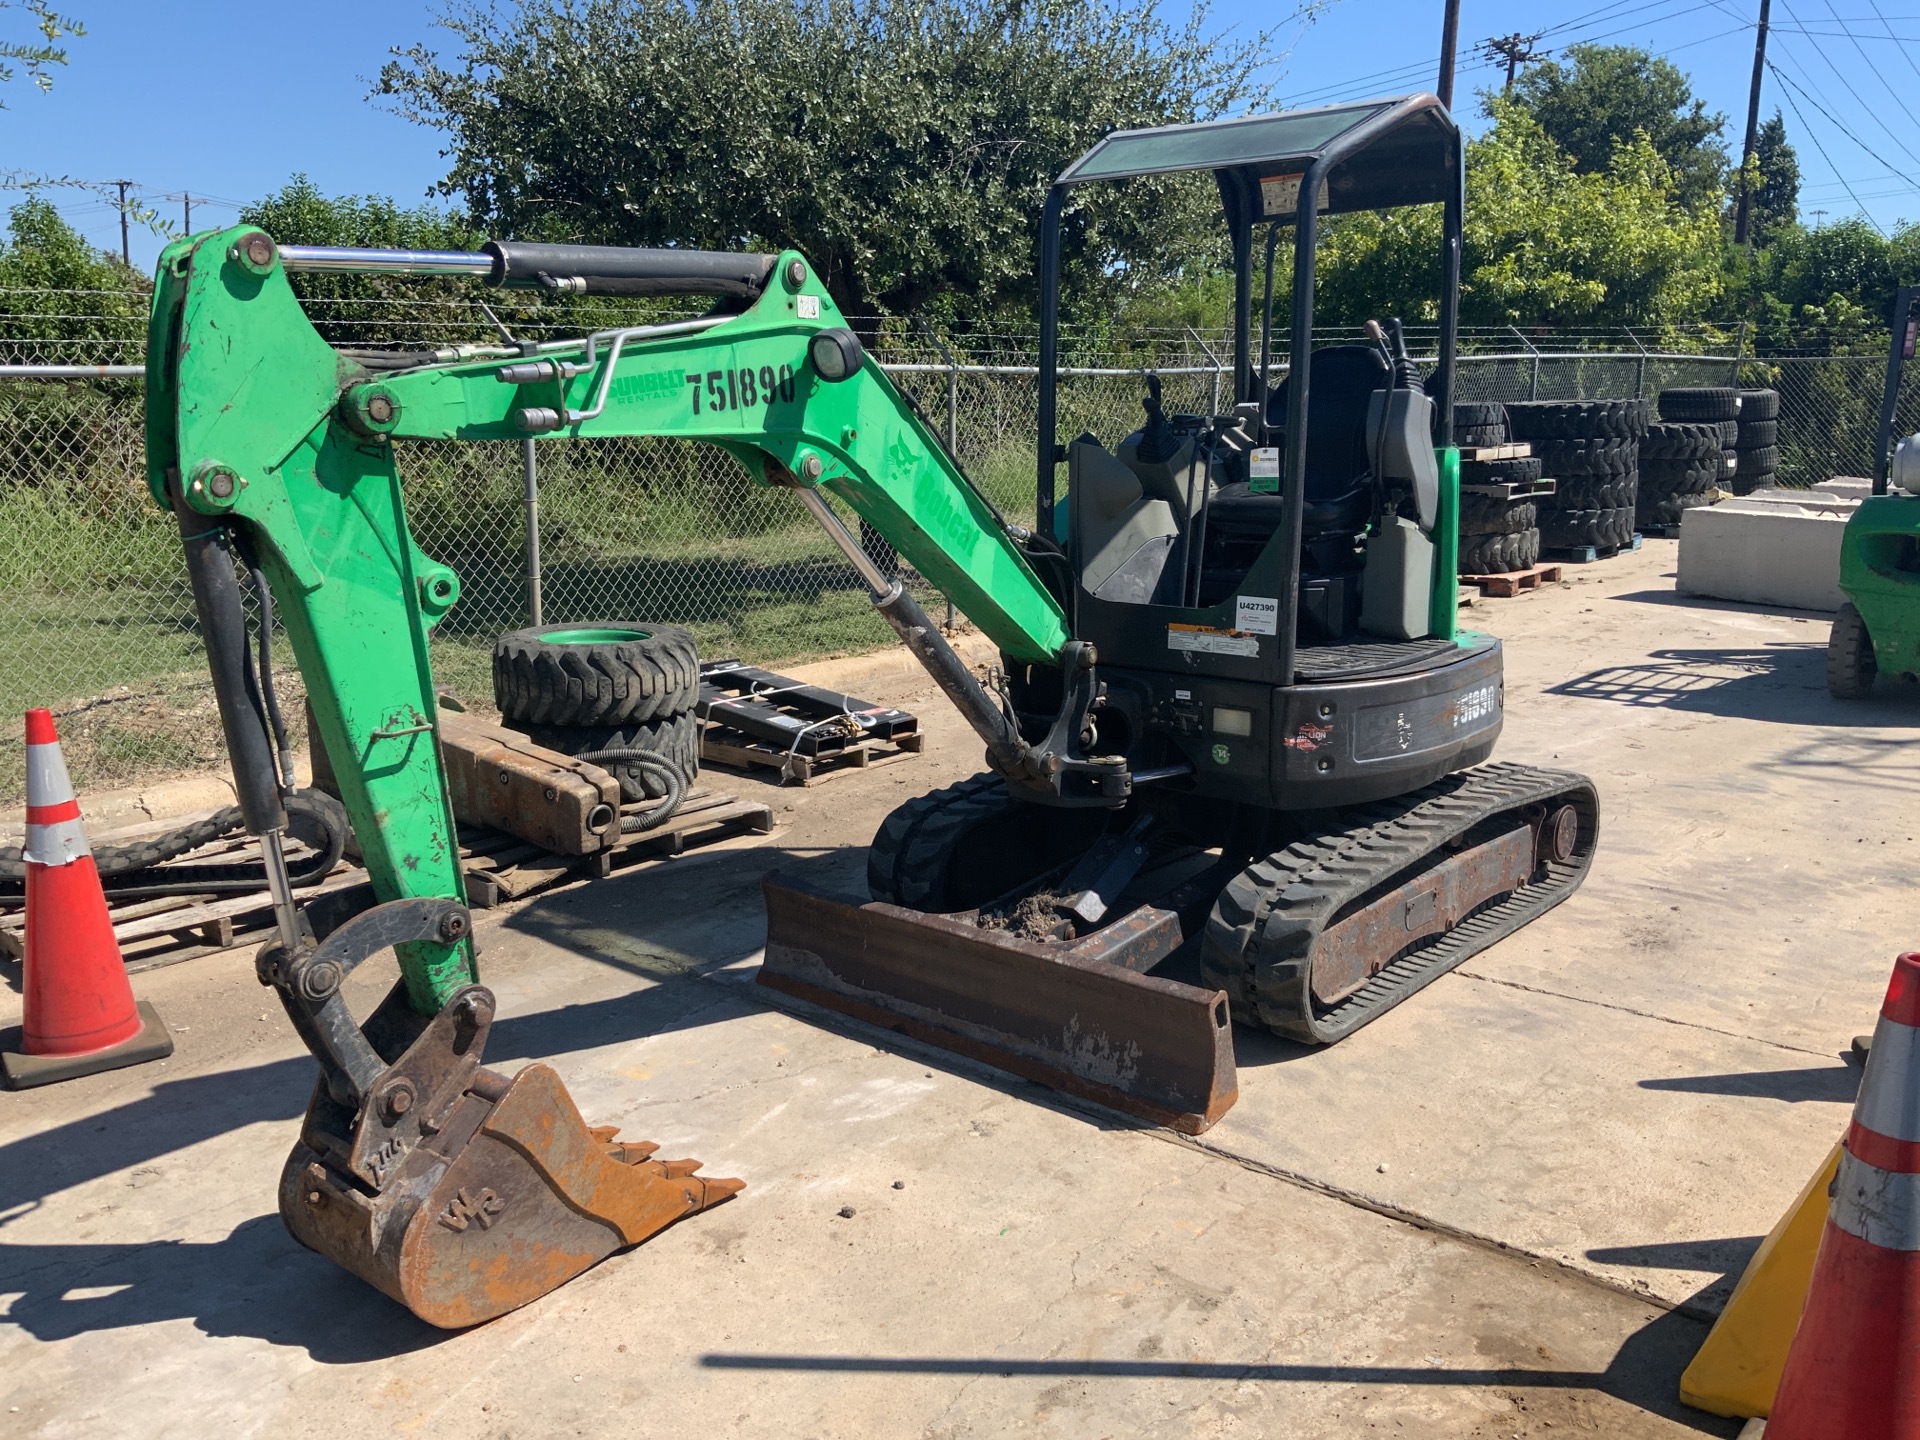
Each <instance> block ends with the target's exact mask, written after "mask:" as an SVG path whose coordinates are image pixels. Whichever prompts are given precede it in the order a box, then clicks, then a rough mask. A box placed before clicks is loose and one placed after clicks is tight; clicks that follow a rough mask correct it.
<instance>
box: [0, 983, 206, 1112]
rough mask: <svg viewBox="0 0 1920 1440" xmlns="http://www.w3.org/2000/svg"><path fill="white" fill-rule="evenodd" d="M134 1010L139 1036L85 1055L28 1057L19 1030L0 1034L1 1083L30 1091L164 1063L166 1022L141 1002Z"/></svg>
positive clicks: (168, 1041)
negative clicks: (138, 1019) (38, 1087)
mask: <svg viewBox="0 0 1920 1440" xmlns="http://www.w3.org/2000/svg"><path fill="white" fill-rule="evenodd" d="M135 1008H136V1009H138V1010H139V1012H140V1033H139V1034H138V1035H135V1036H134V1037H133V1038H132V1039H131V1040H122V1041H121V1042H120V1043H119V1044H118V1045H109V1046H107V1047H106V1048H105V1049H103V1050H94V1051H91V1052H89V1053H88V1054H85V1055H28V1054H26V1053H25V1050H24V1045H25V1037H24V1035H23V1033H22V1031H21V1030H20V1028H19V1027H18V1026H15V1027H14V1028H13V1029H11V1030H4V1031H0V1080H4V1081H5V1083H6V1087H7V1089H9V1090H31V1089H33V1088H34V1087H35V1086H38V1085H55V1084H58V1083H59V1082H60V1081H62V1080H78V1079H79V1078H80V1077H81V1076H82V1075H98V1074H99V1073H100V1072H101V1071H103V1070H120V1069H124V1068H125V1067H126V1066H128V1065H144V1064H145V1063H146V1062H147V1061H149V1060H164V1059H166V1058H167V1056H169V1055H171V1054H173V1036H172V1035H171V1034H169V1033H168V1031H167V1022H166V1021H164V1020H162V1019H161V1018H160V1012H159V1011H157V1010H155V1009H154V1008H153V1006H151V1005H149V1004H148V1003H147V1002H146V1001H144V1000H141V1001H138V1002H136V1006H135ZM16 1047H19V1048H16Z"/></svg>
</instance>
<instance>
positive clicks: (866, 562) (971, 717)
mask: <svg viewBox="0 0 1920 1440" xmlns="http://www.w3.org/2000/svg"><path fill="white" fill-rule="evenodd" d="M794 493H795V494H797V495H798V496H799V497H800V503H801V504H802V505H804V506H806V507H807V509H808V510H809V511H810V512H811V513H812V515H813V518H814V519H815V520H817V521H819V523H820V528H821V529H822V530H824V531H826V532H827V538H828V539H829V540H831V541H833V543H834V544H835V545H836V546H837V547H838V548H839V550H840V553H841V554H843V555H845V556H846V557H847V563H849V564H850V565H852V566H853V568H854V569H855V570H856V571H857V572H859V575H860V578H861V579H862V580H863V581H865V582H866V586H867V589H868V590H869V591H870V592H871V598H872V600H873V608H874V609H876V610H878V611H879V612H880V613H881V615H883V616H885V617H886V621H887V623H888V624H889V625H891V626H892V627H893V628H894V632H895V633H896V634H897V635H899V637H900V639H901V641H902V643H904V644H905V645H906V647H907V649H909V650H911V651H912V652H913V655H914V658H915V659H916V660H918V661H919V662H920V664H921V665H922V666H923V667H924V668H925V669H926V672H927V674H929V675H931V676H932V677H933V681H934V683H935V684H936V685H938V686H939V687H940V689H941V690H942V691H943V692H945V694H946V697H947V698H948V699H949V700H951V701H952V702H953V705H954V708H955V709H957V710H958V711H959V712H960V713H961V715H963V716H964V717H965V718H966V722H967V724H968V725H970V726H972V727H973V733H974V734H976V735H978V736H979V737H980V738H981V739H982V740H983V741H985V742H986V746H987V761H988V763H989V764H990V765H992V766H993V768H994V769H996V770H998V771H1000V773H1002V774H1003V775H1007V776H1014V775H1019V774H1021V773H1023V772H1025V771H1027V770H1029V769H1031V768H1032V767H1031V765H1030V763H1029V762H1030V761H1031V759H1032V754H1031V752H1030V751H1029V749H1028V747H1027V743H1026V742H1025V741H1024V740H1022V739H1021V738H1020V732H1019V730H1018V729H1017V728H1015V726H1014V723H1013V718H1012V717H1011V716H1010V715H1008V714H1007V713H1006V711H1005V710H1003V709H1002V708H1001V707H1000V706H999V705H998V704H996V703H995V702H994V699H993V697H992V696H991V695H989V694H988V693H987V692H986V688H985V687H984V686H982V685H981V683H980V682H979V681H978V680H976V679H974V677H973V672H972V671H971V670H969V669H968V668H967V664H966V662H965V661H964V660H962V659H961V658H960V657H959V656H958V655H956V654H954V652H953V647H952V646H951V645H949V644H947V640H946V637H945V636H944V635H942V634H941V633H940V631H939V629H938V627H936V626H935V625H934V623H933V621H931V620H929V619H928V618H927V614H926V612H925V611H924V610H922V609H921V608H920V606H919V603H918V602H917V601H915V600H914V598H913V597H912V596H911V595H909V594H908V593H907V590H906V587H905V586H904V585H902V584H901V583H900V582H899V581H898V580H894V579H891V578H889V577H888V576H887V574H886V572H884V571H883V570H881V568H880V567H879V566H878V565H876V564H874V563H873V560H872V558H871V557H870V556H868V554H867V552H866V551H865V550H862V549H861V548H860V542H859V541H858V540H856V539H854V538H853V536H852V534H851V533H850V532H849V531H848V530H847V527H846V526H845V525H843V524H841V523H840V517H839V516H838V515H836V514H834V513H833V507H832V506H830V505H828V504H827V502H826V499H825V497H824V496H822V495H821V494H820V493H819V492H818V491H817V490H814V489H811V488H810V487H806V486H801V487H798V488H796V489H795V491H794Z"/></svg>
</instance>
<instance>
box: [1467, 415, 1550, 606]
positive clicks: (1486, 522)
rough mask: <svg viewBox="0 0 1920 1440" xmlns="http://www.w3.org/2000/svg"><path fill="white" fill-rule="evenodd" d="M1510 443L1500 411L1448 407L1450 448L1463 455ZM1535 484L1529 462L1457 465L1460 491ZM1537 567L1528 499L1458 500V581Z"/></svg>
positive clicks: (1535, 527) (1536, 532) (1534, 518)
mask: <svg viewBox="0 0 1920 1440" xmlns="http://www.w3.org/2000/svg"><path fill="white" fill-rule="evenodd" d="M1509 438H1510V436H1509V431H1508V429H1507V410H1506V407H1505V406H1504V405H1495V404H1483V403H1473V404H1461V405H1456V406H1454V407H1453V443H1454V444H1456V445H1458V446H1459V447H1460V448H1461V449H1463V450H1469V449H1485V448H1487V447H1490V446H1495V445H1505V444H1506V443H1507V441H1508V439H1509ZM1539 478H1540V462H1539V461H1538V460H1533V459H1526V458H1521V459H1513V460H1463V461H1461V462H1460V483H1461V484H1462V485H1504V484H1527V483H1531V482H1532V481H1535V480H1538V479H1539ZM1539 563H1540V529H1539V519H1538V515H1537V513H1536V511H1535V508H1534V503H1533V500H1532V498H1531V497H1527V498H1523V499H1518V500H1506V499H1502V498H1500V497H1499V496H1494V495H1470V494H1465V493H1463V494H1462V495H1461V497H1460V563H1459V565H1458V566H1457V567H1456V568H1457V569H1458V572H1459V573H1460V574H1462V575H1502V574H1505V573H1507V572H1508V571H1512V570H1525V569H1527V568H1528V567H1529V566H1532V565H1537V564H1539Z"/></svg>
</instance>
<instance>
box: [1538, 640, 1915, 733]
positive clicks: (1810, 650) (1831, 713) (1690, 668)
mask: <svg viewBox="0 0 1920 1440" xmlns="http://www.w3.org/2000/svg"><path fill="white" fill-rule="evenodd" d="M1907 688H1908V687H1902V686H1899V685H1897V684H1895V683H1893V682H1887V685H1886V693H1885V695H1884V697H1876V698H1875V699H1873V700H1870V701H1865V702H1860V701H1845V700H1835V699H1834V698H1833V697H1832V696H1831V695H1829V694H1827V684H1826V648H1825V646H1824V645H1819V646H1814V645H1769V646H1764V647H1761V648H1758V649H1730V650H1655V651H1653V652H1652V653H1650V654H1649V655H1648V656H1647V658H1646V659H1645V660H1644V661H1641V662H1640V663H1638V664H1633V665H1609V666H1606V667H1604V668H1602V669H1599V670H1591V671H1589V672H1588V673H1586V674H1585V675H1579V676H1576V677H1575V678H1573V679H1571V680H1566V681H1563V682H1562V683H1560V684H1558V685H1554V686H1550V687H1549V688H1548V689H1547V690H1546V691H1545V692H1543V693H1545V694H1548V695H1566V696H1571V697H1573V698H1574V699H1578V700H1608V701H1612V702H1613V703H1614V704H1616V705H1633V706H1639V707H1643V708H1649V709H1665V710H1679V711H1686V712H1689V713H1693V714H1700V715H1718V716H1721V717H1723V718H1727V719H1738V720H1766V721H1772V722H1775V723H1778V724H1786V725H1837V726H1862V727H1873V728H1876V729H1885V728H1889V727H1899V728H1905V729H1911V728H1914V727H1916V726H1920V692H1916V693H1914V697H1913V700H1912V701H1911V703H1905V704H1902V703H1899V699H1898V697H1899V696H1900V693H1901V691H1902V690H1905V689H1907Z"/></svg>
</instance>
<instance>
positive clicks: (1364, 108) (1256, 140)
mask: <svg viewBox="0 0 1920 1440" xmlns="http://www.w3.org/2000/svg"><path fill="white" fill-rule="evenodd" d="M1322 156H1327V157H1329V158H1330V159H1331V160H1332V162H1333V163H1332V168H1331V169H1330V170H1329V172H1328V175H1327V192H1326V197H1325V202H1324V203H1323V204H1322V205H1321V207H1320V208H1321V210H1322V211H1323V212H1332V213H1339V212H1342V211H1348V210H1377V209H1387V208H1390V207H1393V206H1397V205H1418V204H1424V203H1428V202H1431V201H1436V200H1444V199H1445V198H1446V197H1447V193H1448V190H1449V188H1450V187H1452V186H1454V185H1456V184H1457V180H1456V179H1455V167H1456V165H1457V163H1458V159H1459V132H1458V128H1457V127H1456V126H1455V125H1454V123H1453V117H1452V116H1451V115H1449V114H1448V113H1447V110H1446V107H1445V106H1444V105H1442V104H1441V103H1440V102H1439V100H1438V99H1436V98H1435V97H1433V96H1432V95H1406V96H1401V97H1399V98H1397V99H1386V100H1369V101H1366V102H1364V103H1362V104H1358V105H1332V106H1327V107H1325V108H1322V109H1318V110H1289V111H1285V112H1283V113H1281V114H1278V115H1252V116H1245V117H1242V118H1240V119H1237V120H1213V121H1208V122H1206V123H1203V124H1199V125H1163V126H1158V127H1156V128H1154V129H1149V130H1116V131H1114V132H1113V133H1112V134H1111V135H1108V136H1106V137H1105V138H1104V139H1102V140H1101V141H1100V142H1099V143H1098V144H1096V145H1095V146H1094V147H1093V148H1092V149H1091V150H1089V151H1087V153H1086V154H1084V155H1082V156H1081V157H1080V158H1079V159H1078V160H1076V161H1074V162H1073V164H1071V165H1069V166H1068V167H1067V169H1066V171H1065V172H1064V173H1063V174H1062V175H1061V176H1060V178H1059V180H1058V181H1057V182H1055V183H1057V184H1060V185H1078V184H1083V183H1085V182H1087V181H1090V180H1122V179H1127V178H1129V177H1132V176H1136V175H1171V174H1177V173H1179V172H1181V171H1189V170H1212V171H1215V172H1233V171H1239V172H1243V175H1244V178H1245V179H1247V180H1249V181H1253V182H1258V183H1259V185H1260V191H1261V193H1262V195H1263V196H1264V197H1265V199H1266V202H1267V203H1266V214H1267V215H1268V216H1269V217H1271V218H1284V217H1286V216H1289V215H1291V214H1292V213H1293V210H1294V205H1295V203H1297V201H1298V197H1299V186H1298V183H1297V181H1298V179H1299V177H1301V176H1303V175H1304V174H1305V172H1306V170H1307V167H1308V166H1310V165H1311V164H1313V162H1314V161H1316V160H1318V159H1320V158H1321V157H1322ZM1289 180H1293V181H1295V182H1296V183H1295V184H1294V185H1293V187H1292V188H1291V190H1289V189H1288V187H1287V185H1286V183H1285V182H1287V181H1289Z"/></svg>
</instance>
